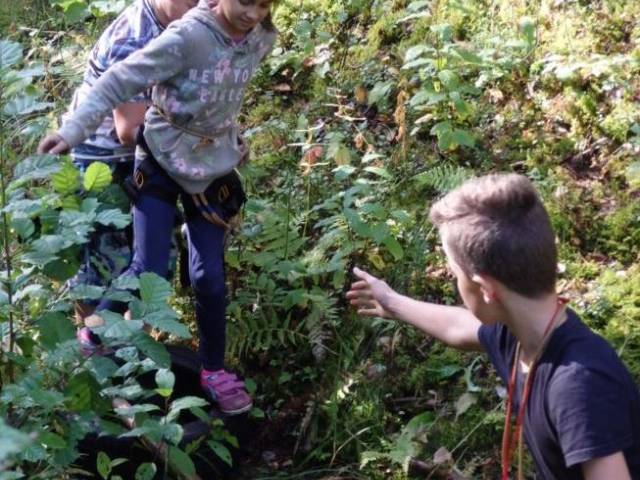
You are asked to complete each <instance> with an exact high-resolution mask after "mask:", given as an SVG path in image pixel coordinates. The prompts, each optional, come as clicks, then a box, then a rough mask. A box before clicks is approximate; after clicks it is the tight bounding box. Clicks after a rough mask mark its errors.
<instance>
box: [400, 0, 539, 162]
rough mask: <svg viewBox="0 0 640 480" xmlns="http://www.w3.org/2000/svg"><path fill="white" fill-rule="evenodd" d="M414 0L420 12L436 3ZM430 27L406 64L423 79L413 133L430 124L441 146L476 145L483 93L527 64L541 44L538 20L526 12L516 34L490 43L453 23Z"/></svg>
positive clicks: (417, 78) (405, 67)
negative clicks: (461, 33)
mask: <svg viewBox="0 0 640 480" xmlns="http://www.w3.org/2000/svg"><path fill="white" fill-rule="evenodd" d="M412 5H414V7H413V10H414V11H415V12H418V13H420V12H423V11H424V10H427V9H428V8H429V5H430V4H429V2H422V1H419V2H414V3H413V4H412ZM436 8H437V6H436ZM418 13H415V14H414V15H418ZM424 13H425V14H427V12H424ZM433 16H434V17H436V16H437V15H436V14H435V13H434V14H433ZM430 31H431V33H432V38H430V39H429V41H428V42H426V43H423V44H418V45H414V46H412V47H410V48H409V49H407V51H406V52H405V56H404V65H403V67H402V69H403V70H405V71H407V72H412V75H413V77H412V79H411V80H412V82H415V83H417V84H418V85H419V87H418V89H417V91H416V92H415V93H414V94H413V96H412V97H411V98H410V100H409V106H410V107H411V108H412V109H413V110H415V111H416V112H418V113H419V114H420V115H421V116H420V117H419V118H417V119H416V120H415V122H414V123H415V127H414V129H413V131H412V133H416V132H417V131H419V130H420V129H421V128H423V126H430V127H431V128H430V130H429V133H430V134H431V135H434V136H435V137H437V140H438V147H439V148H440V149H441V150H444V151H446V150H454V149H455V148H457V147H458V146H460V145H464V146H466V147H474V146H475V144H476V138H475V136H474V134H473V132H472V127H473V125H474V121H475V119H476V118H477V111H478V109H479V108H480V106H481V104H480V103H481V102H480V101H479V98H480V97H481V95H482V94H483V93H484V92H485V91H486V90H487V89H489V88H490V87H491V86H492V85H494V84H495V82H496V81H497V80H498V79H500V78H502V77H504V76H505V75H507V74H508V73H512V72H514V71H515V70H516V69H518V68H520V67H522V66H525V65H526V64H527V61H529V59H530V57H531V55H532V53H533V51H534V48H535V45H536V27H535V24H534V22H533V21H532V20H531V19H530V18H528V17H524V18H522V19H521V20H520V23H519V30H518V33H517V35H516V37H515V38H512V39H507V38H501V37H498V36H496V37H494V38H489V39H487V41H486V42H484V43H485V44H484V45H473V44H471V45H469V44H468V43H466V42H465V43H464V44H463V43H462V42H457V41H456V39H455V38H454V29H453V27H452V25H450V24H448V23H442V24H433V25H431V27H430Z"/></svg>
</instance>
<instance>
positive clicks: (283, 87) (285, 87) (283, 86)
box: [272, 83, 291, 93]
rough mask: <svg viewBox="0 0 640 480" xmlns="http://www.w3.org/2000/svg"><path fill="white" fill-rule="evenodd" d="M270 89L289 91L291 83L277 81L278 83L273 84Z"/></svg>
mask: <svg viewBox="0 0 640 480" xmlns="http://www.w3.org/2000/svg"><path fill="white" fill-rule="evenodd" d="M272 90H274V91H276V92H285V93H286V92H290V91H291V85H289V84H288V83H279V84H278V85H275V86H274V87H273V88H272Z"/></svg>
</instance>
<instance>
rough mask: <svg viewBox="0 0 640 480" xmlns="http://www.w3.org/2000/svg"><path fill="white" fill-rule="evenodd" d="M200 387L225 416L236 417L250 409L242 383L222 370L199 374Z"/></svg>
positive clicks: (231, 374) (233, 375)
mask: <svg viewBox="0 0 640 480" xmlns="http://www.w3.org/2000/svg"><path fill="white" fill-rule="evenodd" d="M200 385H201V386H202V388H203V389H204V390H205V392H207V393H208V394H209V395H211V397H212V398H213V400H214V401H215V402H216V403H217V404H218V407H219V408H220V411H221V412H222V413H226V414H227V415H238V414H240V413H244V412H246V411H248V410H250V409H251V407H252V406H253V402H252V400H251V397H250V396H249V393H247V389H246V388H245V386H244V382H243V381H242V380H239V379H238V377H237V376H236V375H235V374H234V373H229V372H227V371H226V370H224V369H220V370H217V371H215V372H212V371H210V370H204V369H202V371H201V372H200Z"/></svg>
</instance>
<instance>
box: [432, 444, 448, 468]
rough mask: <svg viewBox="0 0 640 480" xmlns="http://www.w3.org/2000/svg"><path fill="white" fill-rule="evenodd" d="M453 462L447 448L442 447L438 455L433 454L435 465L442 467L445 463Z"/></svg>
mask: <svg viewBox="0 0 640 480" xmlns="http://www.w3.org/2000/svg"><path fill="white" fill-rule="evenodd" d="M451 461H453V457H452V456H451V452H450V451H449V450H447V449H446V448H445V447H440V448H439V449H438V450H437V451H436V453H434V454H433V463H435V464H436V465H442V464H443V463H449V462H451Z"/></svg>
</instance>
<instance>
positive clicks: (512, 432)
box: [347, 174, 640, 480]
mask: <svg viewBox="0 0 640 480" xmlns="http://www.w3.org/2000/svg"><path fill="white" fill-rule="evenodd" d="M430 218H431V220H432V222H433V223H434V224H435V225H436V226H437V227H438V229H439V231H440V235H441V238H442V243H443V247H444V251H445V253H446V255H447V260H448V264H449V268H450V270H451V271H452V273H453V274H454V275H455V277H456V280H457V284H458V289H459V291H460V295H461V297H462V300H463V302H464V305H465V307H466V308H461V307H450V306H443V305H436V304H431V303H425V302H420V301H417V300H413V299H410V298H408V297H405V296H403V295H400V294H398V293H397V292H395V291H394V290H392V289H391V288H390V287H389V286H388V285H387V284H386V283H385V282H384V281H383V280H380V279H378V278H376V277H373V276H372V275H369V274H368V273H366V272H364V271H362V270H360V269H358V268H356V269H354V274H355V276H356V277H358V280H357V281H356V282H354V283H353V285H352V287H351V290H350V291H349V292H348V293H347V298H349V299H350V301H351V303H352V304H353V305H356V306H357V307H358V312H359V313H361V314H364V315H369V316H379V317H387V318H396V319H398V320H402V321H405V322H407V323H409V324H411V325H414V326H416V327H418V328H419V329H421V330H423V331H424V332H425V333H427V334H429V335H432V336H434V337H436V338H438V339H440V340H442V341H443V342H445V343H447V344H448V345H451V346H453V347H457V348H460V349H466V350H480V349H484V350H485V351H486V352H487V353H488V355H489V359H490V360H491V363H492V364H493V365H494V366H495V368H496V370H497V372H498V375H499V376H500V378H501V379H502V380H503V382H504V383H505V385H507V386H508V398H507V401H506V404H507V408H506V409H507V420H508V421H506V422H505V433H504V436H503V443H502V478H503V479H508V478H509V475H510V474H512V473H513V474H515V471H516V470H520V466H519V465H518V464H519V461H518V457H519V455H518V454H520V458H521V448H522V442H521V440H520V441H519V439H521V438H522V437H524V439H525V440H526V444H527V446H528V447H529V450H530V452H531V454H532V456H533V459H534V461H535V464H536V467H537V471H538V474H539V475H540V477H541V478H543V479H545V480H550V479H558V480H565V479H569V480H571V479H582V478H584V479H587V480H614V479H615V480H626V479H638V480H640V393H639V392H638V388H637V386H636V385H635V383H634V381H633V379H632V378H631V376H630V374H629V372H628V371H627V369H626V368H625V366H624V365H623V364H622V362H621V361H620V359H619V358H618V357H617V355H616V353H615V351H614V350H613V349H612V348H611V346H610V345H609V344H608V343H607V342H606V341H605V340H604V339H602V338H601V337H600V336H598V335H596V334H595V333H593V332H592V331H591V330H589V328H588V327H587V326H586V325H584V324H583V323H582V322H581V321H580V319H579V318H578V316H577V315H576V314H575V313H574V312H573V311H572V310H570V309H568V308H566V306H565V302H564V300H562V299H560V298H559V297H558V295H557V294H556V291H555V283H556V269H557V251H556V246H555V235H554V233H553V230H552V228H551V224H550V222H549V218H548V215H547V213H546V211H545V209H544V206H543V205H542V202H541V201H540V199H539V197H538V195H537V193H536V191H535V189H534V187H533V185H532V184H531V182H529V180H528V179H527V178H526V177H524V176H521V175H515V174H494V175H487V176H484V177H480V178H476V179H473V180H470V181H468V182H465V183H464V184H463V185H462V186H460V187H459V188H457V189H456V190H454V191H452V192H450V193H449V194H448V195H446V196H445V197H444V198H442V199H441V200H440V201H438V202H437V203H436V204H435V205H434V206H433V207H432V208H431V212H430ZM520 434H522V437H521V436H520ZM512 466H513V468H511V467H512ZM518 474H519V475H520V474H521V472H520V471H519V472H518Z"/></svg>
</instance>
